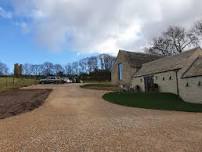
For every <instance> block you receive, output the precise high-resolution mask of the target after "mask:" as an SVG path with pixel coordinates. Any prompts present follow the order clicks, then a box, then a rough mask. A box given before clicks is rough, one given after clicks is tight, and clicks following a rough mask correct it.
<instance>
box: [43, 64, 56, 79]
mask: <svg viewBox="0 0 202 152" xmlns="http://www.w3.org/2000/svg"><path fill="white" fill-rule="evenodd" d="M53 68H54V65H53V63H51V62H45V63H44V64H43V65H42V71H43V72H42V73H43V75H46V76H47V75H52V74H53V70H54V69H53Z"/></svg>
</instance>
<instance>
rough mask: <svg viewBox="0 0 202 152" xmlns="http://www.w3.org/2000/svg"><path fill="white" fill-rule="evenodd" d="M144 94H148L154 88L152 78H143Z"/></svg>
mask: <svg viewBox="0 0 202 152" xmlns="http://www.w3.org/2000/svg"><path fill="white" fill-rule="evenodd" d="M144 85H145V92H150V91H151V90H152V87H153V86H154V79H153V76H146V77H144Z"/></svg>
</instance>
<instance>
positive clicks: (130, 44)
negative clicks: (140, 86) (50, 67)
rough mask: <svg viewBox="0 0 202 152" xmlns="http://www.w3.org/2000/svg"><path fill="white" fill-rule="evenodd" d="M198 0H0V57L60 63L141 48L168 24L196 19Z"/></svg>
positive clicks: (8, 61) (8, 60) (190, 22)
mask: <svg viewBox="0 0 202 152" xmlns="http://www.w3.org/2000/svg"><path fill="white" fill-rule="evenodd" d="M201 7H202V1H201V0H169V1H168V0H152V1H151V0H141V1H140V0H0V61H1V62H4V63H6V64H8V65H9V67H12V65H13V64H14V63H22V64H23V63H33V64H40V63H43V62H45V61H51V62H53V63H59V64H62V65H64V64H66V63H69V62H72V61H76V60H79V59H81V58H83V57H87V56H91V55H95V54H100V53H109V54H112V55H116V54H117V52H118V50H119V49H124V50H131V51H143V48H144V47H145V46H147V45H148V44H149V42H150V40H151V39H152V38H153V37H154V36H156V35H158V34H160V33H161V32H162V31H164V30H165V29H166V28H167V27H168V26H169V25H179V26H184V27H186V28H190V27H191V26H192V25H193V23H194V22H195V21H197V20H200V19H202V9H201Z"/></svg>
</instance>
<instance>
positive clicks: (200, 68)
mask: <svg viewBox="0 0 202 152" xmlns="http://www.w3.org/2000/svg"><path fill="white" fill-rule="evenodd" d="M194 76H202V56H199V57H198V58H197V59H196V60H195V61H194V63H193V64H192V66H191V67H190V69H188V71H187V72H186V73H185V74H184V75H183V77H184V78H188V77H194Z"/></svg>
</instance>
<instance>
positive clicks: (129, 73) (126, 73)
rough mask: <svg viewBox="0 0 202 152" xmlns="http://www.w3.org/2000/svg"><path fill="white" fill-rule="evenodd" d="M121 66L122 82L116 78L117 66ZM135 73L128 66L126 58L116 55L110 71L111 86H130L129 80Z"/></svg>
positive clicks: (134, 70)
mask: <svg viewBox="0 0 202 152" xmlns="http://www.w3.org/2000/svg"><path fill="white" fill-rule="evenodd" d="M120 63H121V64H122V65H123V71H122V74H123V80H121V81H120V80H119V78H118V64H120ZM135 72H136V69H135V68H132V67H131V66H130V65H129V64H128V61H127V59H126V57H125V56H124V55H118V57H117V59H116V62H115V64H114V66H113V69H112V73H111V79H112V83H113V84H118V85H120V84H128V85H130V83H131V78H132V76H133V75H134V73H135Z"/></svg>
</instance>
